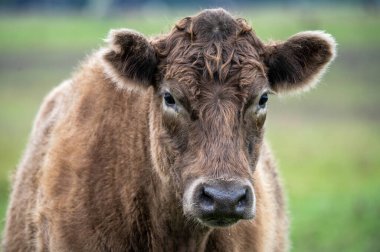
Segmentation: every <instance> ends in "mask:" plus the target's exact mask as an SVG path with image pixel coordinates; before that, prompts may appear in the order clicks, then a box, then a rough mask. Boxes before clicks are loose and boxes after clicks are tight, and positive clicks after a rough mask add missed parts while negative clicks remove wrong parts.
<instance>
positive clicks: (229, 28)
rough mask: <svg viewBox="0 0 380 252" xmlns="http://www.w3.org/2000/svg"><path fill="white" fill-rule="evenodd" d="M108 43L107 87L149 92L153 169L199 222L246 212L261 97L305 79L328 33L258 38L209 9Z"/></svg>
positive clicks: (220, 221)
mask: <svg viewBox="0 0 380 252" xmlns="http://www.w3.org/2000/svg"><path fill="white" fill-rule="evenodd" d="M109 43H110V46H109V48H108V49H107V52H106V53H105V55H104V59H105V62H106V71H107V72H108V74H109V75H110V76H111V77H112V78H113V80H114V81H115V83H117V87H118V88H121V89H136V88H137V89H144V88H146V87H149V86H153V89H154V90H155V91H154V92H155V98H154V100H153V109H154V111H155V118H157V121H158V122H159V125H158V127H159V128H158V129H157V128H155V129H154V132H155V135H156V141H157V143H156V144H155V145H154V146H155V147H154V151H155V152H157V153H156V154H154V156H155V157H154V159H155V160H156V162H157V165H156V166H157V167H156V168H157V172H158V173H160V174H161V175H162V176H161V177H162V178H163V179H164V177H165V176H166V177H168V178H169V179H170V182H169V183H167V184H169V185H170V186H173V188H172V190H173V191H175V192H179V193H178V194H177V195H178V197H177V199H178V200H180V201H181V203H182V204H183V211H184V214H185V215H186V216H188V217H191V218H194V219H197V220H199V221H200V222H201V223H203V224H206V225H208V226H228V225H231V224H233V223H236V222H237V221H238V220H240V219H251V218H253V217H254V216H255V190H254V187H255V185H254V181H253V174H254V171H255V167H256V164H257V162H258V159H259V153H260V146H261V145H262V142H263V132H264V122H265V117H266V113H267V106H268V105H267V104H268V95H269V94H277V93H289V92H297V91H300V90H305V89H309V88H310V87H312V86H313V85H315V83H316V81H317V80H318V78H319V77H320V76H321V75H322V74H323V72H324V70H325V69H326V67H327V65H328V63H329V62H330V61H331V60H332V59H333V58H334V56H335V42H334V39H333V38H332V37H331V36H330V35H328V34H326V33H323V32H320V31H317V32H302V33H298V34H296V35H294V36H293V37H291V38H289V39H288V40H287V41H285V42H279V43H271V44H268V45H265V44H263V43H262V42H261V41H260V40H259V39H258V38H257V37H256V35H255V33H254V32H253V31H252V29H251V28H250V26H249V25H248V24H247V23H246V22H245V20H243V19H234V18H232V17H231V16H230V15H229V14H228V13H227V12H225V11H224V10H222V9H216V10H205V11H203V12H201V13H200V14H198V15H196V16H193V17H187V18H184V19H182V20H180V21H179V22H178V23H177V24H176V26H175V27H174V28H173V30H172V31H171V32H170V33H169V34H167V35H165V36H162V37H159V38H156V39H154V40H151V41H148V40H147V39H146V38H144V37H143V36H142V35H141V34H138V33H136V32H133V31H130V30H116V31H112V32H111V33H110V36H109ZM151 131H152V129H151ZM155 160H154V161H155Z"/></svg>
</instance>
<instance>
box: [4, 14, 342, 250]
mask: <svg viewBox="0 0 380 252" xmlns="http://www.w3.org/2000/svg"><path fill="white" fill-rule="evenodd" d="M334 55H335V42H334V39H333V38H332V37H331V36H330V35H328V34H325V33H323V32H320V31H317V32H302V33H298V34H296V35H294V36H293V37H291V38H290V39H288V40H287V41H285V42H280V43H272V44H267V45H265V44H263V43H262V42H261V41H260V40H259V39H258V38H257V36H256V35H255V33H254V32H253V31H252V29H251V28H250V26H249V25H248V24H247V23H246V22H245V21H244V20H243V19H240V18H238V19H234V18H233V17H231V15H230V14H228V13H227V12H226V11H224V10H222V9H216V10H205V11H202V12H201V13H199V14H198V15H196V16H192V17H187V18H184V19H182V20H180V21H179V22H178V23H177V24H176V25H175V27H174V28H173V29H172V31H171V32H170V33H169V34H166V35H162V36H160V37H157V38H154V39H151V40H147V39H146V38H145V37H144V36H142V35H141V34H139V33H136V32H134V31H131V30H126V29H121V30H113V31H111V32H110V34H109V37H108V46H107V47H105V48H103V49H101V50H99V51H98V52H97V53H95V54H94V55H92V56H90V57H89V58H88V59H87V60H86V61H85V62H84V63H83V64H82V66H81V68H80V69H79V70H78V71H77V72H76V73H75V74H74V76H73V77H72V79H71V80H68V81H66V82H64V83H63V84H61V85H60V86H59V87H57V88H56V89H55V90H53V91H52V92H51V94H50V95H49V96H48V97H47V98H46V99H45V101H44V103H43V105H42V107H41V109H40V111H39V114H38V116H37V119H36V121H35V124H34V129H33V132H32V135H31V140H30V142H29V145H28V148H27V150H26V153H25V155H24V158H23V160H22V162H21V164H20V166H19V168H18V170H17V173H16V175H15V180H14V182H13V191H12V195H11V202H10V207H9V209H8V216H7V223H6V229H5V234H4V235H5V236H4V241H3V248H4V249H5V251H35V250H38V251H286V250H288V246H289V245H288V219H287V215H286V209H285V203H284V198H283V194H282V189H281V185H280V183H279V178H278V175H277V171H276V168H275V164H274V161H273V159H272V157H271V153H270V150H269V148H268V146H267V145H266V144H265V142H264V141H263V134H264V127H263V125H264V121H265V115H266V103H267V100H268V94H269V93H286V92H289V91H299V90H305V89H308V88H310V87H312V86H313V85H315V83H316V80H317V79H318V78H319V77H320V76H321V74H322V73H323V72H324V70H325V69H326V67H327V65H328V63H329V62H330V61H331V60H332V59H333V58H334Z"/></svg>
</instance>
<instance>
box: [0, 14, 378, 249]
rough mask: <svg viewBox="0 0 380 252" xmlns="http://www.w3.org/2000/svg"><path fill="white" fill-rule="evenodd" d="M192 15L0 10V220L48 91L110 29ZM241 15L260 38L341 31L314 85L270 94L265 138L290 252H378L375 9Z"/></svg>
mask: <svg viewBox="0 0 380 252" xmlns="http://www.w3.org/2000/svg"><path fill="white" fill-rule="evenodd" d="M191 13H193V12H191V11H190V12H182V13H181V12H175V11H173V12H172V13H171V14H168V15H161V16H158V15H150V16H149V15H130V14H127V15H126V16H125V17H120V16H118V17H113V18H103V19H96V18H94V17H86V16H52V15H50V16H47V15H45V16H37V15H5V16H4V15H3V16H1V17H0V219H1V220H3V219H4V216H5V210H6V206H7V197H8V193H9V176H10V172H11V171H13V170H14V168H15V167H16V165H17V162H18V161H19V159H20V157H21V155H22V151H23V149H24V148H25V144H26V141H27V137H28V134H29V132H30V129H31V125H32V122H33V118H34V116H35V114H36V112H37V109H38V106H39V104H40V103H41V101H42V98H43V96H44V95H45V94H46V93H47V92H48V91H49V90H50V89H51V88H52V87H53V86H55V85H57V84H58V83H60V82H61V81H62V80H64V79H66V78H69V76H70V72H72V71H73V70H74V69H75V67H76V66H77V64H78V61H79V60H80V59H82V58H83V57H84V55H85V54H86V53H89V52H91V50H92V49H94V48H97V47H98V46H99V45H101V44H102V43H103V42H102V39H103V38H105V36H106V34H107V32H108V30H109V29H110V28H119V27H128V28H133V29H136V30H139V31H141V32H143V33H145V34H147V35H152V34H158V33H161V32H165V31H167V30H168V29H169V27H170V25H171V24H173V22H175V20H177V19H178V18H179V17H182V16H185V15H188V14H191ZM235 13H236V14H238V15H239V16H243V17H246V18H247V19H248V20H249V21H250V23H252V24H253V26H254V29H255V30H256V32H257V34H258V35H259V36H260V37H261V38H263V39H264V40H269V39H271V38H273V39H285V38H287V37H289V36H291V35H292V34H294V33H297V32H299V31H302V30H308V29H318V30H326V31H327V32H329V33H331V34H332V35H333V36H334V37H336V39H337V41H338V43H339V45H340V46H339V56H338V58H337V60H336V62H335V63H334V64H333V65H332V67H331V69H330V71H329V72H328V74H327V76H326V78H324V79H323V81H322V83H321V85H320V86H319V87H318V88H317V89H316V90H313V91H312V92H310V93H308V94H305V95H301V96H297V97H290V98H280V99H277V98H275V97H271V98H270V99H271V100H270V104H269V106H270V107H269V110H270V111H269V114H268V121H267V124H266V125H267V136H268V138H269V142H270V143H271V145H272V147H273V149H274V152H275V156H276V158H277V160H278V163H279V165H280V168H281V173H282V175H283V177H284V184H285V186H286V189H287V192H288V195H289V203H290V213H291V217H292V243H293V251H379V250H380V240H379V239H378V231H379V230H380V194H379V193H378V192H379V191H380V134H379V133H380V132H379V129H380V128H379V126H380V125H379V121H380V111H379V108H380V99H379V98H380V96H379V94H380V85H378V66H379V64H380V33H379V32H378V31H379V27H380V18H379V17H380V16H379V13H377V15H376V14H373V13H372V14H369V13H366V12H364V11H363V10H361V9H354V8H330V9H326V8H325V9H321V8H319V9H315V8H314V9H278V8H277V9H253V10H244V11H235ZM3 224H4V222H3V221H1V222H0V230H2V229H3Z"/></svg>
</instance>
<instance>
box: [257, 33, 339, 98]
mask: <svg viewBox="0 0 380 252" xmlns="http://www.w3.org/2000/svg"><path fill="white" fill-rule="evenodd" d="M335 55H336V42H335V40H334V38H333V37H332V36H331V35H330V34H327V33H324V32H322V31H307V32H301V33H298V34H296V35H294V36H293V37H291V38H289V39H288V40H287V41H285V42H282V43H277V44H270V45H267V46H265V52H264V63H265V65H266V68H267V77H268V80H269V83H270V86H271V88H272V90H273V91H275V92H277V93H286V92H289V91H290V92H292V91H293V92H297V91H304V90H308V89H310V88H311V87H313V86H315V85H316V84H317V82H318V80H319V78H320V77H321V76H322V75H323V73H324V72H325V70H326V68H327V66H328V65H329V63H330V62H331V61H332V60H333V59H334V58H335Z"/></svg>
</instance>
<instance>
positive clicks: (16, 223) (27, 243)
mask: <svg viewBox="0 0 380 252" xmlns="http://www.w3.org/2000/svg"><path fill="white" fill-rule="evenodd" d="M71 84H72V83H71V81H70V80H67V81H65V82H63V83H62V84H61V85H59V86H58V87H56V88H55V89H54V90H52V91H51V92H50V94H49V95H48V96H47V97H46V98H45V100H44V102H43V103H42V105H41V108H40V110H39V112H38V114H37V117H36V119H35V122H34V125H33V130H32V133H31V135H30V139H29V143H28V145H27V148H26V151H25V153H24V155H23V158H22V160H21V163H20V164H19V166H18V169H17V170H16V172H15V174H14V175H13V181H12V194H11V197H10V203H9V208H8V216H7V222H6V228H5V232H4V238H3V243H4V244H3V246H4V249H5V250H6V251H32V250H34V249H35V242H34V241H35V238H36V233H37V230H38V228H37V226H36V225H35V213H36V207H37V198H38V190H39V184H38V181H39V174H40V169H41V167H42V165H43V163H44V160H45V157H46V152H47V150H48V148H49V142H50V136H51V132H52V131H53V129H54V127H55V125H56V122H57V120H59V118H60V117H62V115H63V114H64V113H65V111H66V109H67V106H68V104H69V103H70V101H69V100H70V92H71Z"/></svg>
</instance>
